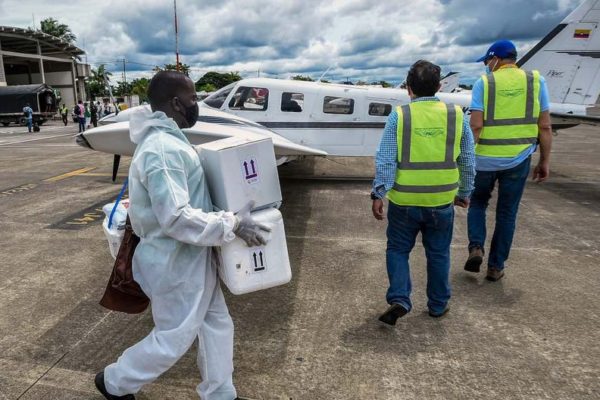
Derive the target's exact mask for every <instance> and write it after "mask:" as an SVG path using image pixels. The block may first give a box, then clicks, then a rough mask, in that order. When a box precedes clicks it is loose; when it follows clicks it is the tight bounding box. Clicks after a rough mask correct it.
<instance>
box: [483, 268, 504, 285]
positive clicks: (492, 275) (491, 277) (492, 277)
mask: <svg viewBox="0 0 600 400" xmlns="http://www.w3.org/2000/svg"><path fill="white" fill-rule="evenodd" d="M503 276H504V270H501V269H497V268H494V267H488V270H487V276H486V277H485V279H487V280H488V281H492V282H496V281H499V280H500V279H502V277H503Z"/></svg>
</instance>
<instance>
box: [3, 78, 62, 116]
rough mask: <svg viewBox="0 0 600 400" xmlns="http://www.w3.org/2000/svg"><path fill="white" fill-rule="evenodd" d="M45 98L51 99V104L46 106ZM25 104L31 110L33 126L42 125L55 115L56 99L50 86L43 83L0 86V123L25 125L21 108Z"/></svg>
mask: <svg viewBox="0 0 600 400" xmlns="http://www.w3.org/2000/svg"><path fill="white" fill-rule="evenodd" d="M47 96H50V97H51V104H47ZM27 103H29V106H30V107H31V108H32V109H33V122H34V124H37V125H42V124H43V123H44V122H46V121H47V120H48V119H50V118H52V116H53V115H54V114H56V109H57V104H56V97H55V96H54V91H53V90H52V88H51V87H50V86H48V85H46V84H44V83H36V84H33V85H15V86H0V123H1V124H2V125H4V126H8V125H9V124H10V123H15V124H19V125H26V124H27V121H26V119H25V115H24V114H23V107H25V105H26V104H27Z"/></svg>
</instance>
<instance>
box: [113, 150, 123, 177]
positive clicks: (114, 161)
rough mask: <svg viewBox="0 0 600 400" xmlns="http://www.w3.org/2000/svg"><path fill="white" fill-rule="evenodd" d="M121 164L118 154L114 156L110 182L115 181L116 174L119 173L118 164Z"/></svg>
mask: <svg viewBox="0 0 600 400" xmlns="http://www.w3.org/2000/svg"><path fill="white" fill-rule="evenodd" d="M120 163H121V156H120V155H119V154H115V158H114V159H113V172H112V181H113V182H115V181H116V180H117V173H118V172H119V164H120Z"/></svg>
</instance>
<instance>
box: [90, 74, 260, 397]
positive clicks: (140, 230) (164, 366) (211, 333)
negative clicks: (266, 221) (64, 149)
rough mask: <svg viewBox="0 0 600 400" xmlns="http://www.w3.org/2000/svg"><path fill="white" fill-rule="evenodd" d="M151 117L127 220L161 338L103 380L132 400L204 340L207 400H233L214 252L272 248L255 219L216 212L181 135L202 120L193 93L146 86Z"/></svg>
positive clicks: (100, 379)
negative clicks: (236, 244) (239, 244)
mask: <svg viewBox="0 0 600 400" xmlns="http://www.w3.org/2000/svg"><path fill="white" fill-rule="evenodd" d="M148 97H149V99H150V105H151V107H152V112H150V111H149V110H147V109H146V110H145V111H140V112H138V113H137V114H135V115H133V116H132V118H131V120H130V135H131V140H132V141H133V142H134V143H136V144H137V148H136V150H135V153H134V155H133V159H132V162H131V166H130V168H129V185H130V188H129V195H130V207H129V216H130V219H131V223H132V226H133V230H134V232H135V233H136V234H137V235H138V236H139V237H140V243H139V245H138V247H137V248H136V250H135V255H134V258H133V276H134V279H135V280H136V281H137V282H138V283H139V284H140V286H141V288H142V289H143V291H144V292H145V293H146V295H148V297H149V298H150V301H151V305H152V318H153V320H154V325H155V326H154V328H153V329H152V331H151V332H150V334H149V335H148V336H146V337H145V338H144V339H142V340H141V341H140V342H138V343H137V344H135V345H133V346H132V347H130V348H128V349H127V350H125V352H124V353H123V354H122V355H121V357H119V359H118V360H117V362H115V363H114V364H111V365H109V366H107V367H106V368H105V369H104V371H102V372H100V373H99V374H98V375H97V376H96V380H95V384H96V387H97V388H98V390H99V391H100V392H101V393H102V394H103V395H104V397H105V398H107V399H126V400H131V399H135V397H134V393H137V392H138V391H139V390H140V389H141V388H142V387H143V386H144V385H146V384H148V383H151V382H152V381H154V380H155V379H156V378H158V377H159V376H160V375H161V374H162V373H164V372H165V371H167V370H168V369H169V368H171V367H172V366H173V365H174V364H175V363H176V362H177V360H179V358H181V357H182V356H183V355H184V353H185V352H186V351H187V350H188V349H189V348H190V346H191V345H192V344H193V342H194V340H195V339H196V338H198V342H199V343H198V367H199V369H200V373H201V375H202V382H201V383H200V384H199V385H198V386H197V388H196V390H197V392H198V394H199V395H200V397H201V398H202V399H203V400H234V399H236V398H237V397H236V396H237V394H236V390H235V388H234V386H233V380H232V374H233V322H232V320H231V317H230V316H229V312H228V311H227V306H226V304H225V300H224V298H223V293H222V292H221V288H220V286H219V278H218V276H217V262H218V260H217V259H216V258H215V256H214V254H213V249H212V247H211V246H220V245H222V244H224V243H227V242H230V241H232V240H233V239H234V238H235V237H236V236H238V237H240V238H241V239H243V240H244V241H245V242H246V244H247V245H248V246H257V245H260V244H263V245H264V244H266V240H265V233H266V232H268V231H269V228H268V227H266V226H264V225H260V224H258V223H256V222H255V221H254V220H253V219H252V217H251V216H250V210H251V208H252V206H253V204H252V203H249V204H247V205H246V207H244V209H243V210H242V211H240V212H239V213H238V214H237V215H234V214H233V213H231V212H223V211H221V212H212V210H213V206H212V202H211V199H210V194H209V192H208V187H207V183H206V179H205V176H204V172H203V170H202V166H201V165H200V159H199V157H198V154H197V153H196V151H195V150H194V148H193V147H192V146H191V145H190V143H189V141H188V140H187V138H186V137H185V135H184V134H183V132H182V131H181V129H182V128H188V127H191V126H193V125H194V124H195V123H196V121H197V119H198V104H197V103H196V101H197V98H196V91H195V88H194V83H193V82H192V81H191V80H190V79H189V78H188V77H186V76H185V75H184V74H182V73H179V72H174V71H162V72H159V73H157V74H156V75H155V76H154V77H153V78H152V80H151V82H150V84H149V86H148Z"/></svg>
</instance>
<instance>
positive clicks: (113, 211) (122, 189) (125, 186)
mask: <svg viewBox="0 0 600 400" xmlns="http://www.w3.org/2000/svg"><path fill="white" fill-rule="evenodd" d="M128 179H129V178H125V182H124V183H123V187H122V188H121V192H119V195H118V196H117V201H115V205H114V206H113V209H112V211H111V212H110V216H109V217H108V229H110V228H111V226H112V220H113V216H114V215H115V211H117V206H118V205H119V203H120V202H121V198H122V197H123V195H124V194H125V190H126V189H127V183H128Z"/></svg>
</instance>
